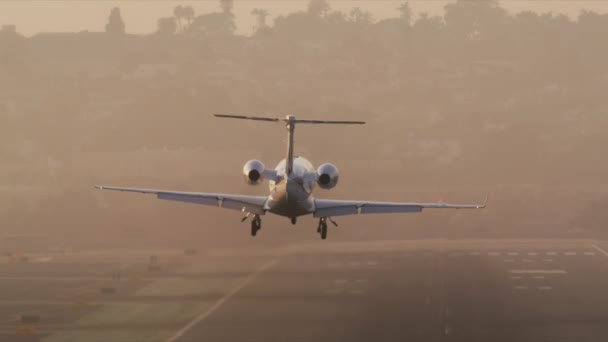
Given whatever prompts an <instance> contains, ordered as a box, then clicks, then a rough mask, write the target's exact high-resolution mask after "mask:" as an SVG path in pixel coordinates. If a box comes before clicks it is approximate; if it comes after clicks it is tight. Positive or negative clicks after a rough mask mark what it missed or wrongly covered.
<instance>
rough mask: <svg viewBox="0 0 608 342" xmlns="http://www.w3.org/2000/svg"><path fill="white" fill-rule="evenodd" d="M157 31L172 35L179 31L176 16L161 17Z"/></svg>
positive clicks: (157, 24) (157, 23)
mask: <svg viewBox="0 0 608 342" xmlns="http://www.w3.org/2000/svg"><path fill="white" fill-rule="evenodd" d="M156 26H157V31H156V32H157V33H159V34H163V35H172V34H175V32H177V19H175V18H174V17H167V18H160V19H158V21H157V22H156Z"/></svg>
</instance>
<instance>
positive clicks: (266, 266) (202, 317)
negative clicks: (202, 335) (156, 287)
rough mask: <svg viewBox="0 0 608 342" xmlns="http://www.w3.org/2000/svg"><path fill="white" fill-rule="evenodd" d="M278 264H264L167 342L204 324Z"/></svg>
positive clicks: (274, 262) (167, 341) (271, 261)
mask: <svg viewBox="0 0 608 342" xmlns="http://www.w3.org/2000/svg"><path fill="white" fill-rule="evenodd" d="M277 262H278V260H277V259H272V260H270V261H269V262H267V263H265V264H263V265H262V266H260V267H259V268H258V269H256V270H255V271H254V272H253V273H251V274H249V276H247V278H245V280H243V281H242V282H241V283H240V284H239V285H237V286H236V287H235V288H233V289H232V290H231V291H230V292H228V293H227V294H226V295H225V296H224V297H222V298H220V299H219V300H218V301H217V302H215V304H213V306H212V307H210V308H209V309H207V311H205V312H203V313H201V314H200V315H198V316H196V317H195V318H194V319H193V320H192V321H190V323H188V324H186V325H185V326H184V327H183V328H181V329H179V330H178V331H177V332H176V333H175V334H173V336H171V337H169V338H168V339H167V340H166V342H175V341H177V340H178V339H179V338H181V337H182V336H184V334H185V333H187V332H188V330H190V329H192V328H193V327H194V326H195V325H197V324H198V323H200V322H202V321H203V320H205V319H206V318H207V317H209V316H210V315H211V314H212V313H213V312H215V311H216V310H217V309H219V308H220V307H221V306H222V305H223V304H224V303H226V301H228V300H229V299H230V298H232V297H233V296H234V295H235V294H237V293H238V292H239V291H241V290H242V289H243V288H244V287H245V286H247V284H249V283H250V282H251V281H253V280H254V279H255V278H257V276H259V275H260V274H262V273H263V272H264V271H266V270H267V269H269V268H271V267H273V266H274V265H276V264H277Z"/></svg>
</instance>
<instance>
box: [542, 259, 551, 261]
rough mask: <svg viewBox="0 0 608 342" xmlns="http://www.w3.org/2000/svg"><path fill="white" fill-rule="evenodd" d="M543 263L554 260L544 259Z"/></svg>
mask: <svg viewBox="0 0 608 342" xmlns="http://www.w3.org/2000/svg"><path fill="white" fill-rule="evenodd" d="M543 262H553V259H543Z"/></svg>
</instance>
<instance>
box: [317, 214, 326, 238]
mask: <svg viewBox="0 0 608 342" xmlns="http://www.w3.org/2000/svg"><path fill="white" fill-rule="evenodd" d="M317 233H319V234H321V239H323V240H325V239H327V222H325V217H321V219H319V227H318V228H317Z"/></svg>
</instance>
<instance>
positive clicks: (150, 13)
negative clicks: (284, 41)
mask: <svg viewBox="0 0 608 342" xmlns="http://www.w3.org/2000/svg"><path fill="white" fill-rule="evenodd" d="M404 2H405V1H402V0H374V1H372V0H343V1H341V0H330V1H329V4H330V6H331V8H332V9H334V10H338V11H342V12H347V11H349V10H350V9H352V8H354V7H359V8H361V9H362V10H365V11H369V12H370V13H372V15H373V16H374V19H375V20H382V19H386V18H391V17H397V16H398V11H397V7H398V5H399V4H401V3H404ZM450 2H454V1H446V0H424V1H423V0H414V1H409V3H410V6H411V7H412V10H413V11H414V17H415V18H417V17H418V15H419V14H420V13H422V12H427V13H429V14H431V15H443V13H444V6H445V5H446V4H447V3H450ZM144 4H145V6H146V7H145V9H146V15H141V14H139V12H141V10H142V6H143V5H144ZM178 5H186V6H188V5H189V6H192V7H193V8H194V9H195V12H196V13H197V15H198V14H202V13H210V12H217V11H219V5H218V1H215V0H201V1H134V0H131V1H129V0H118V1H110V0H102V1H86V2H85V1H83V2H75V1H67V0H58V1H40V0H33V1H27V2H24V1H3V3H2V10H1V11H0V25H15V27H16V29H17V32H19V33H20V34H23V35H24V36H27V37H31V36H34V35H36V34H38V33H42V32H82V31H90V32H102V31H104V26H105V24H106V21H107V18H108V15H109V13H110V10H111V9H112V8H113V7H119V8H120V9H121V14H122V17H123V20H124V21H125V24H126V32H127V33H130V34H148V33H153V32H155V31H156V21H157V20H158V19H159V18H161V17H167V16H172V14H173V8H174V7H175V6H178ZM499 5H500V6H501V7H503V8H505V9H506V10H508V11H509V13H518V12H522V11H528V10H529V11H533V12H537V13H546V12H553V13H556V14H565V15H567V16H569V17H570V18H572V19H576V17H577V16H578V14H579V13H580V12H581V11H582V10H592V11H595V12H598V13H608V2H600V1H590V0H581V1H563V0H562V1H560V0H541V1H533V0H529V1H526V0H522V1H499ZM306 6H307V1H297V0H293V1H281V2H278V1H272V0H254V1H238V0H236V1H235V3H234V10H233V12H234V14H235V17H236V26H237V30H236V34H239V35H250V34H251V33H252V32H253V25H254V24H255V18H254V17H253V16H252V15H251V14H250V12H251V10H252V9H254V8H264V9H266V10H268V11H269V17H268V22H269V24H270V25H271V26H272V25H274V20H275V19H276V18H277V17H278V16H281V15H286V14H289V13H292V12H296V11H300V10H305V9H306ZM66 11H71V12H73V13H71V14H72V15H70V16H69V17H67V18H66V17H65V13H66ZM74 13H78V15H73V14H74Z"/></svg>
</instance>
